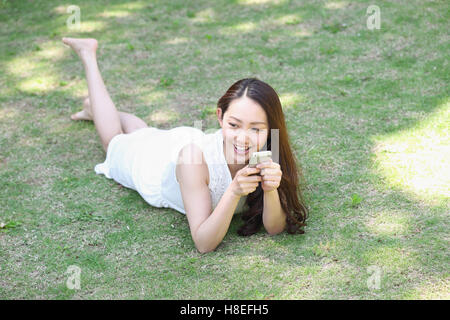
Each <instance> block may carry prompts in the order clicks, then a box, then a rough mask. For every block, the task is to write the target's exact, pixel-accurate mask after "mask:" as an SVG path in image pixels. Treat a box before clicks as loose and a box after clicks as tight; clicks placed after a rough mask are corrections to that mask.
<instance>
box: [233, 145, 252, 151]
mask: <svg viewBox="0 0 450 320" xmlns="http://www.w3.org/2000/svg"><path fill="white" fill-rule="evenodd" d="M235 147H236V149H237V150H239V151H245V150H248V149H249V148H242V147H238V146H235Z"/></svg>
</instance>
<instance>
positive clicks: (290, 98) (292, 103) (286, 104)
mask: <svg viewBox="0 0 450 320" xmlns="http://www.w3.org/2000/svg"><path fill="white" fill-rule="evenodd" d="M304 101H305V97H304V96H302V95H300V94H298V93H293V92H289V93H284V94H280V102H281V105H282V107H283V110H288V109H292V108H294V109H295V108H296V107H298V105H299V104H300V103H302V102H304Z"/></svg>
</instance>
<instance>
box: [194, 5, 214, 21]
mask: <svg viewBox="0 0 450 320" xmlns="http://www.w3.org/2000/svg"><path fill="white" fill-rule="evenodd" d="M214 20H216V14H215V12H214V10H213V9H212V8H207V9H203V10H201V11H199V12H197V13H196V14H195V17H193V18H192V19H191V21H192V22H197V23H205V22H212V21H214Z"/></svg>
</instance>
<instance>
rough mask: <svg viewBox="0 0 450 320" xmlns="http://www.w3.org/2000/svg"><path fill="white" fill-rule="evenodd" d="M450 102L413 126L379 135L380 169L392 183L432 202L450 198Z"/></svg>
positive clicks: (377, 158)
mask: <svg viewBox="0 0 450 320" xmlns="http://www.w3.org/2000/svg"><path fill="white" fill-rule="evenodd" d="M449 128H450V102H449V100H447V101H446V102H444V103H443V104H442V105H440V106H439V107H438V108H437V110H436V111H434V112H433V113H432V114H431V115H430V116H428V117H427V119H424V120H422V121H420V122H419V123H418V124H416V125H414V126H413V127H411V128H407V129H404V130H401V131H399V132H396V133H393V134H389V135H386V136H384V137H380V138H377V139H376V140H377V146H376V148H375V150H374V151H375V155H376V165H377V168H378V170H379V171H380V172H381V173H382V175H383V176H384V177H385V179H386V181H387V182H388V183H389V184H391V185H392V186H396V187H399V188H401V189H403V190H405V191H408V192H411V193H413V194H414V195H415V196H416V197H417V198H419V199H422V200H424V201H427V202H430V203H436V202H440V201H445V200H447V201H448V199H449V198H450V162H449V159H450V135H449Z"/></svg>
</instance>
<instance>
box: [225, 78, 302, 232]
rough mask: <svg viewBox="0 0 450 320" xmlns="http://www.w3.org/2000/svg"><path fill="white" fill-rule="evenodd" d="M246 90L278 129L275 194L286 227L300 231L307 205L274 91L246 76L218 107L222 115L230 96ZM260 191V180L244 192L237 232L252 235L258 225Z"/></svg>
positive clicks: (268, 144) (297, 166) (261, 192)
mask: <svg viewBox="0 0 450 320" xmlns="http://www.w3.org/2000/svg"><path fill="white" fill-rule="evenodd" d="M245 90H247V97H248V98H250V99H253V100H254V101H256V102H257V103H259V105H260V106H261V107H262V108H263V109H264V110H265V112H266V115H267V119H268V121H269V128H270V129H279V165H280V169H281V171H282V173H283V174H282V177H281V182H280V186H279V187H278V194H279V197H280V203H281V207H282V209H283V211H284V212H285V213H286V225H287V226H286V231H287V232H288V233H291V234H294V233H304V231H303V230H302V227H304V226H306V223H305V221H306V219H307V217H308V209H307V208H306V206H305V202H304V199H303V195H302V185H301V184H303V175H302V171H301V168H300V166H299V164H298V161H297V159H296V157H295V155H294V153H293V152H292V150H291V146H290V143H289V136H288V133H287V129H286V123H285V120H284V114H283V110H282V108H281V102H280V98H279V97H278V94H277V92H276V91H275V90H274V89H273V88H272V87H271V86H270V85H268V84H267V83H265V82H263V81H261V80H259V79H257V78H246V79H242V80H239V81H237V82H235V83H234V84H233V85H232V86H231V87H230V88H229V89H228V90H227V92H226V93H225V94H224V95H223V96H222V97H221V98H220V99H219V101H218V102H217V107H218V108H220V109H222V119H223V115H224V113H225V112H226V111H227V109H228V106H229V105H230V103H231V101H233V100H234V99H238V98H241V97H242V96H243V94H244V92H245ZM266 146H267V150H271V135H270V130H269V135H268V138H267V144H266ZM263 198H264V191H263V190H262V187H261V183H259V185H258V187H257V188H256V190H255V191H253V192H252V193H250V194H248V195H247V200H246V204H247V205H248V207H249V209H248V210H247V211H245V212H244V213H243V214H242V219H243V220H244V224H243V225H242V226H241V227H240V228H239V230H238V234H239V235H241V236H249V235H252V234H254V233H256V232H258V230H259V229H260V227H261V226H262V212H263V207H264V203H263V201H264V199H263Z"/></svg>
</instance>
